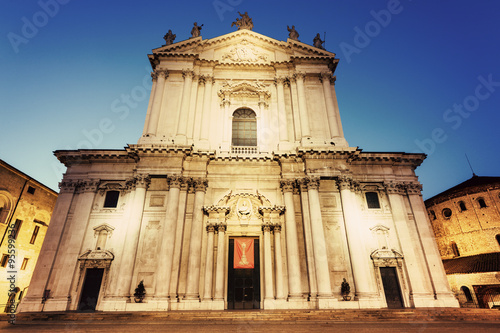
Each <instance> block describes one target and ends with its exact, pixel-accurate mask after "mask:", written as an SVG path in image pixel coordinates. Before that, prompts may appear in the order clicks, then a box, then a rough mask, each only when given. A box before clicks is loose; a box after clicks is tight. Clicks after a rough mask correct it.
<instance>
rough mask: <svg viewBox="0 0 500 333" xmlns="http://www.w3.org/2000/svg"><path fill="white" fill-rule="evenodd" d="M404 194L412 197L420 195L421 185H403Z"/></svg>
mask: <svg viewBox="0 0 500 333" xmlns="http://www.w3.org/2000/svg"><path fill="white" fill-rule="evenodd" d="M405 188H406V192H407V193H408V194H413V195H422V184H420V183H413V182H412V183H405Z"/></svg>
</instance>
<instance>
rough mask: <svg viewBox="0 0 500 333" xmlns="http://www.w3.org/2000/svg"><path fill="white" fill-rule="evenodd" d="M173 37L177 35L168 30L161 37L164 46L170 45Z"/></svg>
mask: <svg viewBox="0 0 500 333" xmlns="http://www.w3.org/2000/svg"><path fill="white" fill-rule="evenodd" d="M175 37H177V36H176V35H174V34H173V33H172V30H168V32H167V34H166V35H165V36H163V39H164V40H165V45H164V46H167V45H171V44H172V43H173V42H174V40H175Z"/></svg>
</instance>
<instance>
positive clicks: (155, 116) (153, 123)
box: [146, 70, 168, 136]
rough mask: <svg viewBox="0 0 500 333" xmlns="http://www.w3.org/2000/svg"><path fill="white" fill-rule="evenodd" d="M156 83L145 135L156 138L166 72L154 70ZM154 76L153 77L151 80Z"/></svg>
mask: <svg viewBox="0 0 500 333" xmlns="http://www.w3.org/2000/svg"><path fill="white" fill-rule="evenodd" d="M155 73H156V77H157V83H156V85H155V87H156V89H155V93H154V97H153V98H154V99H153V105H152V106H151V116H150V117H149V124H148V130H147V133H146V135H149V136H156V129H157V127H158V121H159V119H160V114H161V104H162V100H163V94H164V91H165V80H166V79H167V77H168V71H167V70H156V72H155ZM154 79H155V76H153V80H154Z"/></svg>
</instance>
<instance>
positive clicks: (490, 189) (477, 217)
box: [425, 175, 500, 308]
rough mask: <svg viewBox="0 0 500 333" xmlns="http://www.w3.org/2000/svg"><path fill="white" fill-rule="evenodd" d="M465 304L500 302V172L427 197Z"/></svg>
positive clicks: (456, 288)
mask: <svg viewBox="0 0 500 333" xmlns="http://www.w3.org/2000/svg"><path fill="white" fill-rule="evenodd" d="M425 206H426V208H427V212H428V214H429V218H430V220H431V223H432V227H433V229H434V234H435V236H436V241H437V244H438V247H439V252H440V253H441V257H442V259H443V263H444V268H445V270H446V274H447V277H448V281H449V282H450V286H451V288H452V291H453V292H454V294H455V296H456V297H457V298H458V300H459V302H460V305H461V306H462V307H482V308H491V307H500V211H499V209H500V177H479V176H476V175H473V177H472V178H470V179H468V180H466V181H465V182H463V183H460V184H458V185H456V186H454V187H452V188H450V189H448V190H446V191H444V192H442V193H440V194H438V195H436V196H434V197H432V198H430V199H427V200H426V201H425Z"/></svg>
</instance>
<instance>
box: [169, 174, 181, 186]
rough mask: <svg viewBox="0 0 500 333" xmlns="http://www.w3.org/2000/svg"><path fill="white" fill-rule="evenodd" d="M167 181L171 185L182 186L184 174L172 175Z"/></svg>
mask: <svg viewBox="0 0 500 333" xmlns="http://www.w3.org/2000/svg"><path fill="white" fill-rule="evenodd" d="M167 182H168V186H169V187H175V188H181V186H182V184H183V183H184V182H185V180H184V177H182V176H179V175H172V176H168V177H167Z"/></svg>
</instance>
